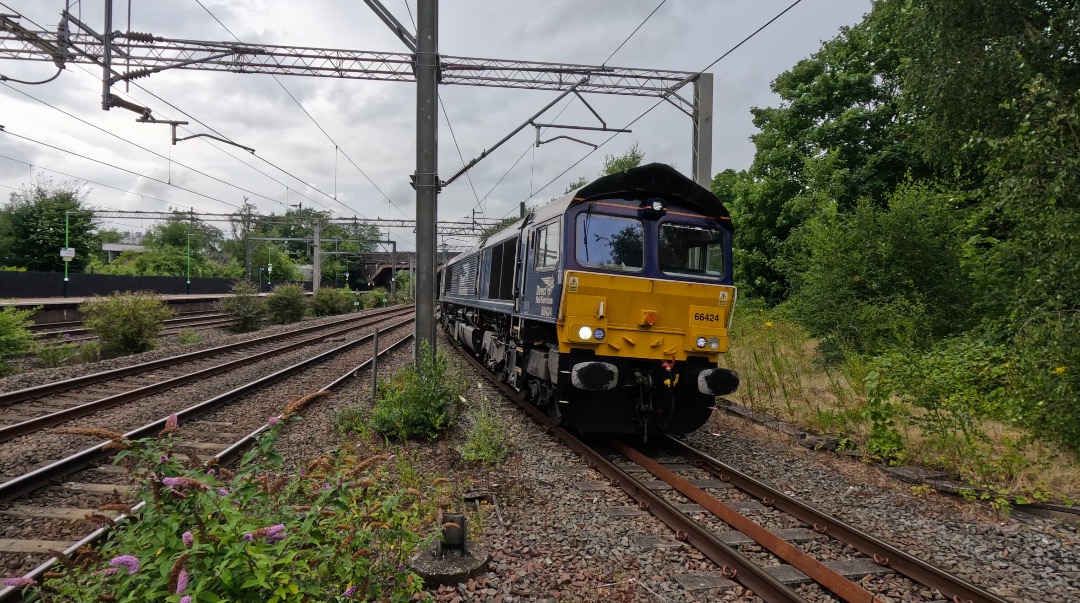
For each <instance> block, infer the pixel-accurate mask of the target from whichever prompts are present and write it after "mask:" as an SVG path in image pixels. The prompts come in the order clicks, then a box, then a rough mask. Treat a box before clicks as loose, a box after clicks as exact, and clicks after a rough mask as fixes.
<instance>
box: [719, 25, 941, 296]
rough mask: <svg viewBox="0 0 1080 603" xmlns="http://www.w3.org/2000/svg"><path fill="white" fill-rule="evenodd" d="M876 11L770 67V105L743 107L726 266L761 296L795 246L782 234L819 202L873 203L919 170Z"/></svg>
mask: <svg viewBox="0 0 1080 603" xmlns="http://www.w3.org/2000/svg"><path fill="white" fill-rule="evenodd" d="M880 13H881V11H880V10H879V9H877V8H875V10H874V11H873V12H872V13H871V14H870V15H868V16H867V18H866V19H865V20H864V21H863V22H862V23H860V24H858V25H856V26H854V27H850V28H843V29H842V30H841V32H840V34H839V35H838V36H837V37H836V38H834V39H832V40H829V41H827V42H825V43H824V44H823V45H822V48H821V50H819V51H818V52H816V53H815V54H814V55H812V56H811V57H810V58H808V59H805V60H802V61H799V63H797V64H796V65H795V66H794V67H792V68H791V69H790V70H788V71H786V72H784V73H782V74H780V75H779V76H778V77H777V78H776V80H775V81H774V82H773V91H774V92H776V93H777V94H778V95H779V96H780V98H781V99H782V103H781V105H780V106H779V107H772V108H754V109H753V110H752V111H751V112H752V113H753V115H754V125H756V126H757V127H758V128H759V129H760V132H758V133H757V134H755V135H753V136H752V137H751V138H752V139H753V141H754V145H755V146H756V148H757V152H756V153H755V155H754V162H753V164H752V165H751V167H750V169H749V170H748V173H747V177H746V178H745V179H744V180H743V182H742V183H735V186H734V191H735V193H736V194H735V195H734V197H733V198H731V199H730V209H731V213H732V219H733V221H735V223H736V224H738V228H737V229H736V231H735V247H736V250H737V252H736V255H735V258H736V259H735V262H736V266H735V269H736V273H737V274H739V275H741V277H742V278H743V279H745V284H746V285H748V286H749V287H750V290H751V292H752V293H754V294H756V295H758V296H761V297H764V298H766V299H767V300H769V301H771V302H774V303H775V302H779V301H782V300H783V299H785V298H786V297H787V296H788V294H789V293H790V289H791V285H790V283H789V282H788V280H787V279H786V277H785V276H784V270H783V269H782V264H783V263H784V262H785V261H791V259H792V258H795V259H796V260H797V258H799V257H801V256H803V255H805V254H804V253H803V252H802V251H801V250H799V249H792V248H791V246H790V245H789V244H788V239H789V237H790V236H791V233H792V231H793V230H794V229H795V228H797V227H798V226H800V225H801V224H803V223H805V222H806V221H807V220H809V219H810V218H812V217H813V216H816V215H818V214H819V213H820V212H822V211H831V210H835V211H839V212H842V213H843V212H848V211H851V210H852V209H853V208H854V207H855V206H856V204H857V203H858V201H859V200H860V199H869V200H871V201H872V202H874V203H877V204H878V205H879V206H883V205H884V204H885V202H886V199H887V198H888V196H889V194H890V193H891V192H892V191H893V190H894V189H895V188H896V186H897V185H898V184H899V183H901V182H903V181H904V180H905V179H907V178H909V177H916V178H918V177H921V176H925V175H928V172H927V169H926V167H925V164H924V162H923V161H922V159H921V155H920V151H919V149H918V148H917V147H916V146H915V145H914V144H913V143H912V140H911V139H912V132H913V126H912V124H911V119H910V117H909V116H908V115H907V114H905V113H904V112H903V111H902V108H901V91H900V87H899V75H898V69H899V65H900V63H901V59H900V57H899V56H898V55H897V53H896V52H895V51H894V50H893V48H892V44H891V39H892V37H893V28H894V25H893V23H892V22H891V21H890V20H888V19H886V18H884V17H881V16H880ZM730 181H731V178H730V177H729V176H724V178H722V179H721V185H726V184H728V183H730ZM721 192H725V193H727V192H729V189H724V190H722V191H721Z"/></svg>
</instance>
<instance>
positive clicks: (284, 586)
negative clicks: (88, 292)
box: [27, 420, 452, 603]
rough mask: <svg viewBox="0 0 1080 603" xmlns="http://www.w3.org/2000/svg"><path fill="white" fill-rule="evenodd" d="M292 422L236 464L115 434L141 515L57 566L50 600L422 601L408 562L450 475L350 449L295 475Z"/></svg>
mask: <svg viewBox="0 0 1080 603" xmlns="http://www.w3.org/2000/svg"><path fill="white" fill-rule="evenodd" d="M285 422H286V420H283V421H282V422H281V423H279V424H278V426H275V427H272V428H271V429H269V430H268V431H267V432H265V433H264V434H263V435H262V436H261V438H260V439H259V441H258V443H257V445H256V448H254V449H252V450H251V451H249V452H248V453H247V454H245V456H244V458H243V460H242V461H241V464H240V467H239V469H238V471H237V473H236V474H233V473H232V472H231V471H229V470H227V469H225V468H219V469H216V471H215V470H209V471H208V470H206V469H205V468H203V467H200V466H199V465H198V463H196V464H194V466H192V465H191V464H190V463H188V462H186V461H187V459H185V458H184V456H185V454H189V453H184V452H180V449H182V447H183V445H182V443H181V442H180V438H179V437H177V435H175V434H174V435H170V436H167V437H163V438H161V439H159V440H140V441H137V442H124V443H119V442H118V445H119V446H123V447H126V448H127V449H126V450H123V451H122V452H120V453H119V454H118V455H117V462H118V464H122V465H123V466H125V467H127V468H128V469H129V471H131V475H132V476H133V477H136V479H137V480H138V481H139V482H140V484H139V489H138V495H139V497H140V498H141V499H142V501H143V503H144V506H143V509H142V510H141V511H140V513H139V516H138V522H125V523H123V524H120V525H117V526H116V527H115V529H114V530H113V531H112V532H111V533H110V535H109V539H108V541H107V543H105V544H104V545H103V546H102V547H101V549H99V553H100V554H94V555H93V556H92V557H91V558H87V560H86V562H85V563H82V564H79V565H76V564H74V563H65V564H64V565H58V566H57V569H58V570H59V571H60V572H62V574H61V575H60V576H59V577H57V578H50V579H49V580H48V583H47V586H48V588H49V590H50V593H51V594H49V595H46V596H47V597H49V598H48V599H46V600H57V601H59V600H63V601H105V600H108V601H118V602H121V603H128V602H138V601H173V602H175V601H179V600H180V599H181V597H184V598H187V597H190V598H191V600H193V601H280V602H285V601H346V600H349V601H352V600H355V601H393V602H400V603H404V602H406V601H410V600H413V599H412V597H413V595H415V594H417V593H419V592H421V591H422V590H423V581H422V579H420V578H419V577H418V576H416V575H414V574H412V573H411V572H410V571H409V569H408V560H409V558H410V556H411V555H412V554H413V553H414V552H415V551H416V550H418V547H420V546H422V545H424V544H425V542H424V540H423V538H424V536H423V535H424V534H430V527H429V526H431V525H434V523H435V520H436V518H437V513H438V505H439V504H440V503H441V501H444V500H447V499H451V491H452V485H451V484H450V483H449V480H438V479H434V477H435V476H429V475H422V476H419V479H416V480H411V481H406V480H405V478H404V477H403V476H402V475H401V471H400V467H399V466H398V465H396V464H395V463H394V461H393V460H392V459H393V456H392V455H375V456H371V455H367V456H359V455H358V454H354V453H352V452H348V451H343V452H338V453H335V454H334V455H333V456H332V457H331V456H327V457H323V458H320V459H318V460H315V461H314V462H312V463H310V464H308V465H307V467H306V471H302V472H300V473H299V475H296V474H295V473H294V474H293V477H291V478H290V477H288V476H287V475H286V474H283V473H281V459H280V457H279V456H278V455H277V454H276V453H275V452H274V450H273V446H274V444H275V440H276V438H277V437H278V436H279V434H280V429H281V425H283V424H284V423H285ZM116 435H117V436H119V435H120V434H116ZM358 514H359V515H358ZM99 517H100V516H95V518H99ZM99 521H107V520H104V519H99ZM147 526H156V528H155V529H147ZM116 570H119V571H116ZM110 572H111V573H110ZM37 594H42V593H37ZM27 598H28V599H29V600H34V595H30V596H29V597H27Z"/></svg>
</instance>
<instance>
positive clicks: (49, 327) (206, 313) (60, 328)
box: [30, 310, 225, 335]
mask: <svg viewBox="0 0 1080 603" xmlns="http://www.w3.org/2000/svg"><path fill="white" fill-rule="evenodd" d="M213 316H225V315H224V314H222V313H221V312H215V311H213V310H200V311H197V312H184V313H183V314H178V315H176V316H174V317H172V318H166V319H165V320H163V321H161V323H162V325H165V324H168V323H171V322H174V321H183V320H188V321H191V320H195V319H198V318H210V317H213ZM82 324H83V321H81V320H65V321H62V322H42V323H37V324H32V325H30V330H31V331H34V332H37V333H40V334H41V335H48V334H49V333H53V332H58V333H62V332H65V331H64V330H65V329H70V330H72V331H73V330H75V329H80V328H82Z"/></svg>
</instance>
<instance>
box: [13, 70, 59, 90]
mask: <svg viewBox="0 0 1080 603" xmlns="http://www.w3.org/2000/svg"><path fill="white" fill-rule="evenodd" d="M63 72H64V70H63V69H57V70H56V73H54V74H53V76H52V77H51V78H49V79H46V80H41V81H40V82H28V81H26V80H18V79H15V78H13V77H8V76H6V75H4V74H2V73H0V82H15V83H16V84H26V85H27V86H39V85H41V84H48V83H49V82H51V81H53V80H55V79H56V78H58V77H60V74H61V73H63Z"/></svg>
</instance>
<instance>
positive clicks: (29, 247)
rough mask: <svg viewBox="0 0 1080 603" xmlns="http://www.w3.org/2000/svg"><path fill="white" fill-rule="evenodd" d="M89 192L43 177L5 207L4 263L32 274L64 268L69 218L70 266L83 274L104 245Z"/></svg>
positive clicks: (0, 254)
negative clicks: (72, 255) (88, 202)
mask: <svg viewBox="0 0 1080 603" xmlns="http://www.w3.org/2000/svg"><path fill="white" fill-rule="evenodd" d="M89 192H90V191H89V189H87V188H86V187H85V185H83V184H80V183H77V182H61V183H54V182H53V181H52V180H51V179H47V178H39V179H38V181H37V182H36V183H34V184H33V185H25V186H23V187H22V189H20V190H18V191H16V192H13V193H11V196H10V197H9V201H8V204H7V205H6V206H4V208H3V209H0V265H4V266H19V267H23V268H26V269H27V270H34V271H41V272H58V271H62V270H63V265H64V263H63V260H61V259H60V248H61V247H64V233H65V226H64V219H65V212H67V218H68V220H67V221H68V226H67V232H68V247H74V248H75V250H76V251H75V258H74V259H73V260H72V261H71V262H70V264H69V268H70V269H71V270H73V271H75V272H80V271H82V270H83V268H84V267H85V266H86V265H87V263H88V262H89V261H90V260H91V258H92V257H93V256H94V255H96V251H97V250H98V248H99V247H100V245H99V243H98V238H97V235H96V233H95V230H96V227H95V225H94V222H93V214H92V212H91V210H90V209H89V208H88V207H87V206H86V196H87V195H88V194H89Z"/></svg>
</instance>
